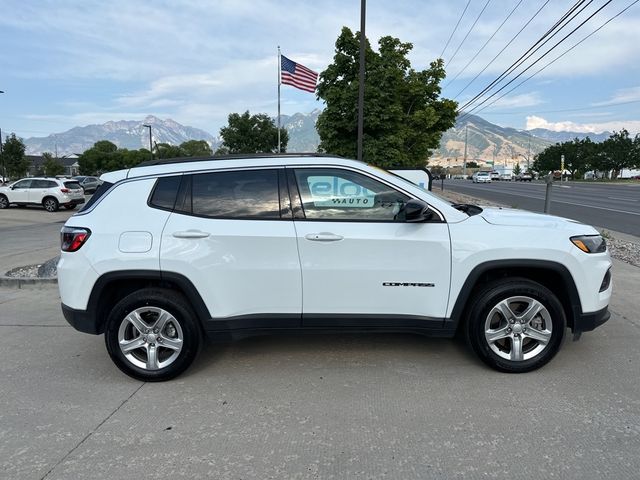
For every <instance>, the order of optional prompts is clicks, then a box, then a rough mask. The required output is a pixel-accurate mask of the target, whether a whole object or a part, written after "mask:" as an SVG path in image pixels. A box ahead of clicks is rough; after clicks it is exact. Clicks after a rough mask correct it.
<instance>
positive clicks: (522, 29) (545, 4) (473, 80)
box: [454, 0, 551, 99]
mask: <svg viewBox="0 0 640 480" xmlns="http://www.w3.org/2000/svg"><path fill="white" fill-rule="evenodd" d="M550 1H551V0H546V1H545V2H544V3H543V4H542V6H541V7H540V8H539V9H538V11H537V12H536V13H534V14H533V17H531V18H530V19H529V20H528V21H527V23H525V24H524V25H523V27H522V28H521V29H520V30H519V31H518V32H517V33H516V34H515V35H514V36H513V37H512V38H511V40H509V41H508V42H507V44H506V45H505V46H504V47H503V48H502V50H500V51H499V52H498V54H497V55H496V56H495V57H493V58H492V59H491V60H490V61H489V63H487V64H486V65H485V66H484V68H483V69H482V70H480V72H479V73H478V74H477V75H476V76H475V77H473V78H472V79H471V81H470V82H469V83H467V84H466V85H465V87H464V88H463V89H462V90H460V91H459V92H458V94H457V95H456V96H455V97H454V99H456V98H458V97H459V96H460V95H462V93H463V92H464V91H465V90H466V89H467V88H469V86H470V85H471V84H472V83H473V82H475V81H476V80H477V79H478V77H479V76H480V75H482V74H483V73H484V71H485V70H486V69H487V68H489V66H490V65H491V64H492V63H493V62H495V61H496V60H497V58H498V57H499V56H500V55H502V52H504V51H505V50H506V49H507V48H508V47H509V45H511V44H512V43H513V42H514V40H515V39H516V38H518V36H520V34H521V33H522V32H523V31H524V29H525V28H527V27H528V26H529V24H530V23H531V22H533V20H534V19H535V18H536V17H537V16H538V14H539V13H540V12H541V11H542V9H543V8H544V7H546V6H547V4H548V3H549V2H550Z"/></svg>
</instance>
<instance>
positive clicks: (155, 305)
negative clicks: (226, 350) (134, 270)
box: [105, 288, 201, 382]
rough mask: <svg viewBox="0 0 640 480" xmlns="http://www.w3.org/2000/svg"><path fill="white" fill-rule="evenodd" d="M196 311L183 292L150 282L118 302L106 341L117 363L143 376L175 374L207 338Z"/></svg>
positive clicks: (135, 375)
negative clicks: (201, 328) (202, 332)
mask: <svg viewBox="0 0 640 480" xmlns="http://www.w3.org/2000/svg"><path fill="white" fill-rule="evenodd" d="M196 322H197V321H196V317H195V314H194V313H193V311H192V309H191V307H190V306H189V304H188V303H187V301H186V300H185V299H184V297H182V295H180V294H177V293H176V292H174V291H172V290H166V289H159V288H146V289H143V290H138V291H137V292H134V293H132V294H130V295H128V296H127V297H125V298H124V299H122V300H121V301H120V302H118V303H117V304H116V306H115V307H114V308H113V310H112V311H111V313H110V314H109V317H108V319H107V329H106V331H105V342H106V346H107V351H108V352H109V355H110V356H111V359H112V360H113V362H114V363H115V364H116V366H117V367H118V368H119V369H120V370H122V371H123V372H124V373H126V374H127V375H129V376H131V377H133V378H136V379H138V380H143V381H152V382H154V381H163V380H169V379H171V378H174V377H176V376H178V375H180V374H181V373H182V372H184V371H185V370H186V369H187V368H188V367H189V365H191V363H192V362H193V360H194V358H195V357H196V354H197V353H198V350H199V348H200V343H201V334H200V329H199V326H198V324H197V323H196Z"/></svg>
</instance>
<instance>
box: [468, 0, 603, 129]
mask: <svg viewBox="0 0 640 480" xmlns="http://www.w3.org/2000/svg"><path fill="white" fill-rule="evenodd" d="M612 1H613V0H608V1H607V2H606V3H605V4H604V5H602V6H601V7H600V8H599V9H597V10H596V11H595V12H593V13H592V14H591V15H590V16H589V17H587V18H586V20H584V21H583V22H582V23H581V24H580V25H578V26H577V27H576V28H574V29H573V30H571V31H570V32H569V33H568V34H567V35H565V36H564V37H563V38H562V40H560V41H559V42H558V43H556V44H555V45H554V46H553V47H551V48H550V49H549V50H547V51H546V52H545V53H543V54H542V55H541V56H540V57H539V58H538V59H537V60H536V61H535V62H533V63H532V64H531V65H529V66H528V67H527V68H525V69H524V70H523V71H522V72H520V73H519V74H518V75H516V76H515V77H514V78H512V79H511V80H510V81H509V82H507V83H506V84H505V85H503V86H502V87H501V88H500V89H498V90H497V91H496V92H494V93H493V94H491V95H490V96H489V97H487V98H485V99H484V100H483V101H482V102H480V103H479V104H478V105H476V106H475V107H473V108H472V109H471V110H470V111H469V112H465V113H464V115H463V116H462V117H463V118H464V116H465V115H470V114H471V113H473V112H474V111H475V110H477V109H478V108H479V107H481V106H482V105H483V104H485V103H486V102H487V101H489V100H490V99H491V98H493V97H495V96H496V95H497V94H498V93H500V92H501V91H502V90H504V89H505V88H507V87H508V86H509V85H511V84H512V83H513V82H515V81H516V80H517V79H518V78H519V77H520V76H522V75H523V74H524V73H525V72H526V71H527V70H529V69H530V68H531V67H533V66H534V65H535V64H536V63H538V62H539V61H540V60H542V59H543V58H544V57H546V56H547V55H548V54H549V53H550V52H551V51H552V50H554V49H555V48H556V47H557V46H558V45H560V44H561V43H563V42H564V41H565V40H566V39H567V38H569V37H570V36H571V35H573V34H574V33H575V32H576V31H577V30H578V29H579V28H581V27H582V26H583V25H584V24H585V23H587V22H588V21H589V20H591V19H592V18H593V17H594V16H596V15H597V14H598V13H600V11H601V10H602V9H603V8H605V7H606V6H607V5H609V4H610V3H611V2H612ZM565 53H566V52H565Z"/></svg>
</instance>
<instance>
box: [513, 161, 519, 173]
mask: <svg viewBox="0 0 640 480" xmlns="http://www.w3.org/2000/svg"><path fill="white" fill-rule="evenodd" d="M513 174H514V175H520V164H519V163H516V164H515V165H514V166H513Z"/></svg>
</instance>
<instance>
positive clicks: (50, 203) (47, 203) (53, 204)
mask: <svg viewBox="0 0 640 480" xmlns="http://www.w3.org/2000/svg"><path fill="white" fill-rule="evenodd" d="M42 206H43V207H44V209H45V210H46V211H47V212H51V213H53V212H57V211H58V209H59V208H60V204H59V203H58V200H56V199H55V198H53V197H46V198H44V199H43V200H42Z"/></svg>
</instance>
